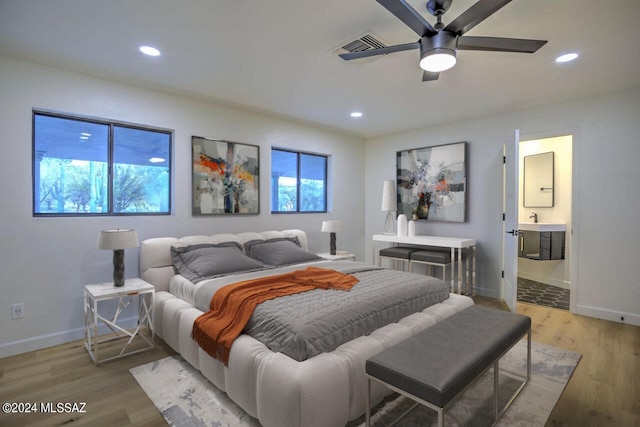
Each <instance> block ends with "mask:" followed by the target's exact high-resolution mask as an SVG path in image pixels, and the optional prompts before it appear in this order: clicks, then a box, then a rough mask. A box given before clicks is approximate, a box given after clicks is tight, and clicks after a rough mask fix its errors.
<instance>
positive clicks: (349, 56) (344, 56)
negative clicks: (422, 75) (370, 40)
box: [339, 42, 420, 61]
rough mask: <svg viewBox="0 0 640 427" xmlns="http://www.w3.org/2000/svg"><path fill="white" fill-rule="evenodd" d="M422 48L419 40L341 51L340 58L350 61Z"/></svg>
mask: <svg viewBox="0 0 640 427" xmlns="http://www.w3.org/2000/svg"><path fill="white" fill-rule="evenodd" d="M418 48H420V43H419V42H413V43H405V44H397V45H394V46H387V47H381V48H379V49H368V50H362V51H360V52H348V53H341V54H340V55H339V56H340V58H342V59H344V60H346V61H349V60H351V59H360V58H367V57H369V56H376V55H386V54H387V53H393V52H402V51H403V50H411V49H418Z"/></svg>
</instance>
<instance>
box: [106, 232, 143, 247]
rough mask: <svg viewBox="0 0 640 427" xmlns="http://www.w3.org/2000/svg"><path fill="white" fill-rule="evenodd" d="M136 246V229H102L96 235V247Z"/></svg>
mask: <svg viewBox="0 0 640 427" xmlns="http://www.w3.org/2000/svg"><path fill="white" fill-rule="evenodd" d="M136 247H138V234H137V233H136V230H102V231H101V232H100V235H99V236H98V249H113V250H116V249H127V248H136Z"/></svg>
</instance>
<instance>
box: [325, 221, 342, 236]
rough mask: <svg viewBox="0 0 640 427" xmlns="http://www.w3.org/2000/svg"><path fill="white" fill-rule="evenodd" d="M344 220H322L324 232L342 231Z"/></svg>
mask: <svg viewBox="0 0 640 427" xmlns="http://www.w3.org/2000/svg"><path fill="white" fill-rule="evenodd" d="M342 230H343V227H342V221H338V220H332V221H322V230H321V231H323V232H324V233H335V232H336V231H342Z"/></svg>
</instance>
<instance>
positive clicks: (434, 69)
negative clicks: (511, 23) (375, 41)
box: [340, 0, 547, 82]
mask: <svg viewBox="0 0 640 427" xmlns="http://www.w3.org/2000/svg"><path fill="white" fill-rule="evenodd" d="M376 1H377V2H378V3H380V4H381V5H382V6H384V7H385V8H386V9H387V10H388V11H389V12H391V13H393V14H394V15H395V16H396V17H397V18H398V19H400V20H401V21H402V22H404V23H405V24H406V25H407V26H408V27H409V28H411V29H412V30H413V31H415V32H416V33H417V34H418V35H419V36H420V39H419V40H418V41H416V42H413V43H405V44H399V45H394V46H387V47H383V48H377V49H369V50H363V51H360V52H349V53H343V54H341V55H340V57H341V58H342V59H344V60H347V61H348V60H351V59H359V58H366V57H369V56H376V55H386V54H388V53H393V52H401V51H404V50H411V49H420V68H422V69H423V70H424V72H423V75H422V81H423V82H424V81H431V80H438V77H439V76H440V72H441V71H445V70H448V69H449V68H451V67H453V66H454V65H455V64H456V52H457V51H458V50H482V51H495V52H520V53H534V52H536V51H537V50H538V49H540V48H541V47H542V46H544V44H545V43H547V41H546V40H529V39H513V38H503V37H471V36H464V34H465V33H466V32H467V31H469V30H470V29H472V28H473V27H475V26H476V25H478V24H479V23H480V22H482V21H484V20H485V19H487V18H488V17H489V16H491V15H493V14H494V13H495V12H497V11H498V10H499V9H500V8H502V7H503V6H504V5H506V4H507V3H509V2H510V1H511V0H479V1H478V2H477V3H475V4H474V5H473V6H471V7H470V8H469V9H467V10H466V11H464V12H463V13H462V14H461V15H460V16H458V17H457V18H456V19H454V20H453V21H451V22H450V23H449V24H448V25H446V26H445V25H444V24H443V23H442V15H444V14H445V12H446V11H447V10H448V9H449V7H450V6H451V3H452V2H453V0H428V1H427V11H428V12H429V13H430V14H431V15H433V16H435V17H436V19H437V23H436V24H435V25H433V26H432V25H431V24H430V23H429V22H427V20H426V19H424V17H423V16H422V15H420V14H419V13H418V12H417V11H416V10H415V9H414V8H412V7H411V6H410V5H409V4H408V3H407V1H406V0H376Z"/></svg>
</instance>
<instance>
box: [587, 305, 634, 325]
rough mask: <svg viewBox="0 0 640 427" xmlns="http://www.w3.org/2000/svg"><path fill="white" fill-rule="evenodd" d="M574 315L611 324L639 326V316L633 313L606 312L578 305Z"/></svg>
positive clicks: (601, 309)
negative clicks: (609, 321) (610, 322)
mask: <svg viewBox="0 0 640 427" xmlns="http://www.w3.org/2000/svg"><path fill="white" fill-rule="evenodd" d="M576 314H580V315H582V316H589V317H595V318H596V319H603V320H611V321H612V322H619V323H628V324H630V325H635V326H640V315H638V314H634V313H624V312H620V311H613V310H606V309H603V308H598V307H590V306H587V305H578V306H577V307H576Z"/></svg>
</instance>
